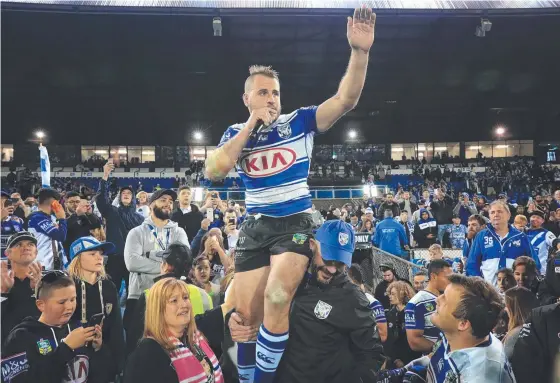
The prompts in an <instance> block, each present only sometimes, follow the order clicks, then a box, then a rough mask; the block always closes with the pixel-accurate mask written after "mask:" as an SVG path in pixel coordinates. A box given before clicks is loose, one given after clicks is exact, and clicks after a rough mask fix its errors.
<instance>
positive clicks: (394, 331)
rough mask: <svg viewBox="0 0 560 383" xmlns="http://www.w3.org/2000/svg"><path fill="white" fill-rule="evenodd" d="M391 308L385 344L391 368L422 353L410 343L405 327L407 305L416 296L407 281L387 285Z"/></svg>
mask: <svg viewBox="0 0 560 383" xmlns="http://www.w3.org/2000/svg"><path fill="white" fill-rule="evenodd" d="M387 296H388V297H389V302H390V303H391V309H390V310H389V311H388V312H387V315H386V316H387V325H388V334H387V342H385V344H384V345H383V347H384V348H385V351H386V354H387V356H388V357H389V358H390V362H389V366H390V368H401V367H404V366H405V365H406V364H407V363H408V362H410V361H412V360H414V359H416V358H419V357H421V356H422V353H420V352H416V351H412V349H411V348H410V346H409V345H408V339H407V337H406V327H405V310H404V309H405V306H406V304H407V303H408V301H410V300H411V299H412V297H413V296H414V290H413V289H412V286H410V285H409V284H408V283H406V282H402V281H398V282H393V283H391V284H390V285H389V286H388V287H387Z"/></svg>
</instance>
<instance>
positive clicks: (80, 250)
mask: <svg viewBox="0 0 560 383" xmlns="http://www.w3.org/2000/svg"><path fill="white" fill-rule="evenodd" d="M114 250H115V245H113V244H112V243H110V242H100V241H98V240H97V239H96V238H94V237H82V238H79V239H77V240H76V241H74V242H73V243H72V245H70V259H71V262H70V266H69V267H68V274H69V275H70V277H72V278H73V279H74V282H75V284H76V297H77V298H76V310H75V311H74V314H73V316H72V321H75V322H80V323H81V324H82V326H84V327H87V323H88V321H89V320H90V319H91V318H92V317H93V316H94V315H96V314H103V322H102V329H103V345H104V347H108V348H109V350H110V352H111V356H112V358H111V360H112V364H111V365H109V366H107V370H108V372H109V376H111V377H115V376H116V375H118V374H120V373H121V371H122V368H123V365H124V356H125V354H124V352H125V343H124V336H123V324H122V317H121V310H120V306H119V299H118V294H117V288H116V287H115V285H114V284H113V282H111V281H110V280H109V279H108V278H107V275H106V274H105V267H104V266H103V257H104V254H105V253H113V252H114Z"/></svg>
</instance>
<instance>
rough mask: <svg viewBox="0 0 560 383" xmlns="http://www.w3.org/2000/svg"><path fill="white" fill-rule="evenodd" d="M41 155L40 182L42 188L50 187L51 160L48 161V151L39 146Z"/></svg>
mask: <svg viewBox="0 0 560 383" xmlns="http://www.w3.org/2000/svg"><path fill="white" fill-rule="evenodd" d="M39 153H40V157H41V183H42V184H43V187H44V188H48V187H51V162H50V161H49V152H48V151H47V148H45V147H44V146H42V145H41V146H39Z"/></svg>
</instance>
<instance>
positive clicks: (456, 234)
mask: <svg viewBox="0 0 560 383" xmlns="http://www.w3.org/2000/svg"><path fill="white" fill-rule="evenodd" d="M447 232H448V233H449V241H450V242H451V246H452V247H453V248H454V249H462V248H463V245H464V243H465V241H466V238H467V228H466V226H465V225H451V226H450V227H448V228H447Z"/></svg>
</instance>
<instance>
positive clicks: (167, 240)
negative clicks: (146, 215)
mask: <svg viewBox="0 0 560 383" xmlns="http://www.w3.org/2000/svg"><path fill="white" fill-rule="evenodd" d="M148 227H149V228H150V231H151V232H152V235H153V236H154V238H155V239H156V241H157V243H158V245H159V247H160V249H161V250H166V249H167V247H168V246H169V237H170V236H171V229H169V228H167V229H166V231H167V235H166V240H165V246H164V245H163V242H162V241H161V239H159V237H158V235H157V229H156V228H155V227H154V226H152V225H148Z"/></svg>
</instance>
